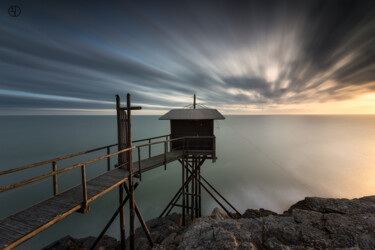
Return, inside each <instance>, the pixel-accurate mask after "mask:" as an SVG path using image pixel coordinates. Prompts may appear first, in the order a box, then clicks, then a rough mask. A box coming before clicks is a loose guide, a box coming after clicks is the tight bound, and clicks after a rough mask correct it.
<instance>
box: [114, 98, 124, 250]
mask: <svg viewBox="0 0 375 250" xmlns="http://www.w3.org/2000/svg"><path fill="white" fill-rule="evenodd" d="M116 111H117V142H118V145H117V148H118V151H120V150H122V149H124V148H125V145H124V143H125V142H126V126H125V124H124V120H126V114H125V112H124V111H122V110H121V102H120V97H119V96H118V95H116ZM124 163H125V153H122V154H119V155H118V160H117V165H118V166H122V164H124ZM119 201H120V204H122V203H123V201H124V184H121V185H120V186H119ZM120 233H121V249H122V250H125V248H126V237H125V207H122V208H121V209H120Z"/></svg>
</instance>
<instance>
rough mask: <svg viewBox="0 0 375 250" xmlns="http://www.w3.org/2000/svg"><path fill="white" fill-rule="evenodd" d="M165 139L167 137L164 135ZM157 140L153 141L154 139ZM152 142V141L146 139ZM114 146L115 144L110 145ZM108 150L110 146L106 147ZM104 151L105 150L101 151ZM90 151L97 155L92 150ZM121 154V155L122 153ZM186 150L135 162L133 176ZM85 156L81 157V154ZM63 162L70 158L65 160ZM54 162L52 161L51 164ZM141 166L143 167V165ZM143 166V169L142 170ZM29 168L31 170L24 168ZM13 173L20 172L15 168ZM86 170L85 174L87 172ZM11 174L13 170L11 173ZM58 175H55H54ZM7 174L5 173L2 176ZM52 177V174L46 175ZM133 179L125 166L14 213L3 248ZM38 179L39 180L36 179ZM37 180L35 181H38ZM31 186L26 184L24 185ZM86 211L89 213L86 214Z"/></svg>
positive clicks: (1, 229) (6, 223)
mask: <svg viewBox="0 0 375 250" xmlns="http://www.w3.org/2000/svg"><path fill="white" fill-rule="evenodd" d="M163 137H164V136H163ZM151 139H153V138H151ZM144 140H149V138H147V139H144ZM169 141H170V140H166V141H162V142H156V143H148V144H145V145H141V146H136V147H134V148H133V149H137V148H141V147H145V146H151V145H152V144H158V143H166V142H169ZM110 146H113V145H110ZM104 148H106V147H104ZM100 149H101V148H100ZM122 151H123V152H126V151H128V149H125V150H122ZM86 152H94V151H92V150H89V151H86ZM120 153H121V152H120ZM117 154H119V152H116V153H113V154H109V155H105V156H102V157H99V158H96V159H94V160H90V161H87V162H83V163H80V164H76V165H74V166H71V167H67V168H64V169H62V170H60V172H58V171H56V172H57V174H59V173H62V172H65V171H69V170H71V169H74V168H77V167H81V168H82V169H85V167H82V166H86V165H87V164H90V163H93V162H96V161H99V160H103V159H105V158H108V159H109V157H111V156H114V155H117ZM182 154H183V151H182V150H180V151H172V152H167V153H166V154H160V155H156V156H153V157H150V158H147V159H144V160H141V161H137V162H134V163H133V165H134V169H133V174H132V175H133V176H138V177H139V176H140V175H141V174H142V173H143V172H147V171H149V170H152V169H154V168H157V167H160V166H164V165H165V164H168V163H170V162H173V161H176V160H178V159H180V158H181V157H182ZM79 155H81V154H79ZM59 159H66V158H65V157H61V158H59ZM57 160H58V159H54V160H51V161H52V163H53V162H55V164H56V162H57ZM48 163H50V162H48ZM139 163H140V164H139ZM139 165H140V166H141V168H139ZM23 169H28V168H23ZM13 171H17V169H14V170H13ZM83 172H84V171H82V173H83ZM8 173H9V171H8ZM51 173H52V175H51V176H54V172H51ZM2 174H5V173H4V172H1V173H0V175H2ZM45 176H46V177H44V178H48V177H49V176H50V174H47V175H45ZM128 178H129V172H128V171H127V170H126V169H125V168H122V167H117V168H115V169H112V170H109V171H108V172H105V173H103V174H102V175H99V176H97V177H95V178H93V179H91V180H88V181H83V184H80V185H78V186H76V187H74V188H71V189H69V190H67V191H64V192H63V193H60V194H56V195H55V196H54V197H52V198H49V199H47V200H44V201H42V202H40V203H38V204H36V205H33V206H31V207H29V208H26V209H24V210H22V211H20V212H18V213H16V214H13V215H11V216H9V217H7V218H4V219H1V220H0V249H3V248H4V249H11V248H13V247H15V246H18V245H19V244H21V243H22V242H24V241H26V240H27V239H29V238H31V237H33V236H35V235H36V234H38V233H40V232H41V231H43V230H45V229H47V228H48V227H50V226H52V225H53V224H55V223H56V222H58V221H60V220H62V219H64V218H65V217H67V216H68V215H70V214H72V213H74V212H77V211H82V212H87V208H88V204H89V203H90V202H92V201H94V200H96V199H97V198H99V197H101V196H102V195H104V194H106V193H107V192H109V191H111V190H112V189H114V188H115V187H117V186H119V185H121V184H123V183H124V182H126V181H127V180H128ZM34 179H35V178H34ZM38 180H40V179H36V180H34V181H38ZM28 183H31V182H29V181H25V182H24V184H23V185H26V184H28ZM19 186H21V185H10V186H7V187H3V188H1V189H0V192H4V191H7V190H10V189H13V188H16V187H19ZM85 210H86V211H85Z"/></svg>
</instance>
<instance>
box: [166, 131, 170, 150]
mask: <svg viewBox="0 0 375 250" xmlns="http://www.w3.org/2000/svg"><path fill="white" fill-rule="evenodd" d="M165 140H166V141H168V135H166V136H165ZM169 148H170V147H169ZM169 150H170V149H169ZM167 151H168V142H167Z"/></svg>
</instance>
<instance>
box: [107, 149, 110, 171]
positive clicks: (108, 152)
mask: <svg viewBox="0 0 375 250" xmlns="http://www.w3.org/2000/svg"><path fill="white" fill-rule="evenodd" d="M110 153H111V150H110V148H109V147H107V155H109V154H110ZM107 170H108V171H109V170H111V157H108V158H107Z"/></svg>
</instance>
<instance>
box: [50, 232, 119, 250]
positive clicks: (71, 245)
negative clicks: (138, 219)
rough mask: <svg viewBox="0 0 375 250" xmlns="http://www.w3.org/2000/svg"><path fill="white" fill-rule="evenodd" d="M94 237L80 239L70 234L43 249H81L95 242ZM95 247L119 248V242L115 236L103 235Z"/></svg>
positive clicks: (88, 247) (89, 246) (87, 247)
mask: <svg viewBox="0 0 375 250" xmlns="http://www.w3.org/2000/svg"><path fill="white" fill-rule="evenodd" d="M95 239H96V238H95V237H92V236H90V237H86V238H82V239H75V238H73V237H71V236H70V235H68V236H65V237H64V238H62V239H60V240H58V241H56V242H54V243H52V244H50V245H48V246H46V247H45V248H43V250H81V249H90V248H91V246H92V245H93V244H94V242H95ZM95 249H100V250H104V249H120V242H119V241H117V240H116V239H115V238H112V237H110V236H107V235H104V236H103V238H102V239H101V241H100V242H99V244H98V245H97V246H96V248H95Z"/></svg>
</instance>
